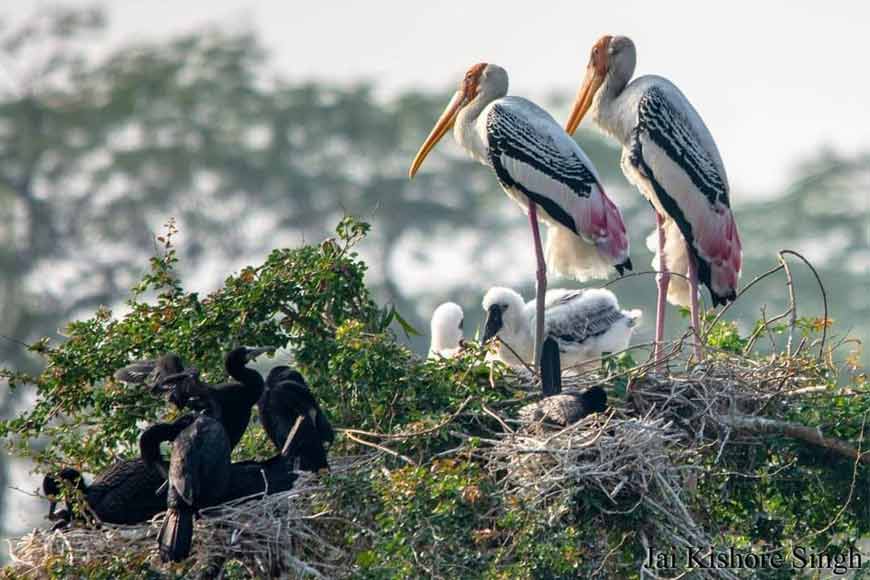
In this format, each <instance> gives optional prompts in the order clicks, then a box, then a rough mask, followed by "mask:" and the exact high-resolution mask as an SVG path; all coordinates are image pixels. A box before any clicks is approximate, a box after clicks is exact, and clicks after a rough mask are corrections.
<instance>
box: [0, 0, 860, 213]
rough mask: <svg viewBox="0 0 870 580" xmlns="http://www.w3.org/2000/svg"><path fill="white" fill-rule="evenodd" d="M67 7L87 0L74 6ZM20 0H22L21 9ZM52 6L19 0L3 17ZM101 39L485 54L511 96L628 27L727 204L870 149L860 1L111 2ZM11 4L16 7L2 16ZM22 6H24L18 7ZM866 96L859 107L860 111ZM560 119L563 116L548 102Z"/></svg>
mask: <svg viewBox="0 0 870 580" xmlns="http://www.w3.org/2000/svg"><path fill="white" fill-rule="evenodd" d="M74 3H78V4H90V3H89V2H85V1H83V0H75V2H74ZM28 5H29V6H28ZM52 5H53V4H52V3H46V2H41V1H40V2H36V1H30V2H28V1H24V2H22V1H21V0H19V1H18V2H14V3H8V4H6V6H5V7H3V8H0V14H4V13H5V15H7V16H12V17H14V15H21V14H25V13H29V12H30V11H31V10H33V9H36V8H38V7H50V6H52ZM107 5H108V6H109V7H110V8H109V14H110V16H111V23H112V24H111V25H112V32H111V34H110V36H109V38H108V39H104V40H99V41H98V42H101V43H104V42H108V43H109V45H116V44H118V43H122V42H128V41H136V40H143V39H153V38H159V37H161V36H165V35H168V34H172V33H177V32H181V31H189V30H193V29H196V28H198V27H202V26H204V25H207V24H209V23H213V24H218V25H224V26H229V27H238V28H243V29H245V28H249V29H253V30H255V31H256V32H258V33H259V34H260V35H261V38H262V40H263V41H264V43H265V45H266V46H267V47H268V48H269V49H270V50H271V51H272V56H273V59H274V60H273V64H274V66H275V67H276V69H277V71H278V72H279V73H280V74H282V75H283V76H286V77H288V78H291V79H293V78H295V79H311V78H317V79H327V80H337V81H339V82H352V81H354V80H358V79H366V80H371V81H374V82H376V83H377V84H378V86H379V87H381V88H382V89H383V91H384V92H385V94H390V93H392V92H393V91H395V90H397V89H402V88H410V87H420V86H423V87H430V88H438V89H443V88H445V87H447V86H452V84H453V83H455V82H456V81H457V80H458V79H459V78H460V76H461V75H462V73H463V72H464V71H465V69H467V68H468V67H469V66H470V65H471V64H474V63H476V62H481V61H485V62H494V63H497V64H500V65H502V66H503V67H505V68H506V69H507V70H508V72H509V73H510V77H511V92H512V93H513V94H516V95H521V96H525V97H528V98H532V99H538V100H540V99H542V98H543V97H545V96H547V95H550V94H553V93H554V92H557V91H561V92H564V93H571V94H573V93H574V92H575V91H576V89H577V87H578V85H579V83H580V79H581V76H582V74H583V71H584V67H585V64H586V59H587V55H588V51H589V49H590V47H591V45H592V43H593V42H594V41H595V39H597V38H598V37H599V36H600V35H602V34H605V33H613V34H625V35H627V36H630V37H632V38H633V39H634V41H635V43H636V45H637V47H638V73H639V74H645V73H656V74H660V75H663V76H666V77H668V78H670V79H671V80H672V81H674V82H675V83H676V84H677V86H679V87H680V88H681V89H682V90H683V92H684V93H685V94H686V95H687V96H688V97H689V99H690V100H691V101H692V102H693V103H694V105H695V107H696V108H697V109H698V111H699V112H700V113H701V115H702V116H703V117H704V119H705V121H706V123H707V125H708V126H709V127H710V130H711V131H712V133H713V136H714V137H715V139H716V140H717V142H718V144H719V149H720V151H721V153H722V157H723V159H724V160H725V164H726V167H727V170H728V174H729V178H730V180H731V183H732V189H733V190H734V193H735V196H736V197H738V198H739V197H741V196H743V195H764V194H766V193H770V192H772V191H775V190H776V189H778V188H781V187H782V186H784V185H786V184H787V182H788V176H789V174H790V173H791V171H792V170H793V168H794V167H795V166H796V165H797V164H799V163H800V162H801V161H802V160H805V159H807V158H811V157H813V156H814V154H815V153H816V152H818V151H819V149H821V148H824V147H831V148H834V149H836V150H837V151H839V152H841V153H844V154H851V153H854V152H856V151H858V150H860V149H870V122H868V117H870V113H868V111H867V109H868V105H867V103H868V95H867V93H868V88H870V80H868V75H867V74H866V70H867V61H866V58H867V54H868V48H867V41H866V40H862V38H866V22H867V18H868V16H870V9H868V8H867V7H866V6H867V5H866V3H863V2H846V1H841V2H833V1H829V2H796V1H792V2H787V1H785V0H781V1H776V2H769V1H763V2H762V1H757V0H756V1H744V0H738V1H728V2H717V3H715V4H714V3H708V2H694V3H688V2H667V1H661V0H660V1H656V2H649V1H631V0H620V1H618V2H596V3H593V2H588V1H586V2H582V1H577V0H575V1H571V2H568V1H566V2H543V1H539V2H528V1H523V2H515V1H502V2H469V1H468V0H465V1H462V2H455V1H450V2H372V1H369V2H350V1H344V2H338V1H335V0H316V1H313V2H311V1H307V2H300V1H293V0H291V1H283V2H279V1H266V0H260V1H256V0H255V1H248V2H244V1H242V0H210V1H204V0H193V1H185V2H177V1H170V0H151V1H144V0H114V1H112V2H109V3H107ZM13 6H14V14H13V12H12V9H13ZM27 8H30V10H28V9H27ZM862 103H863V104H862ZM553 113H554V115H555V116H556V117H557V118H559V119H561V118H562V117H564V116H565V114H566V111H553Z"/></svg>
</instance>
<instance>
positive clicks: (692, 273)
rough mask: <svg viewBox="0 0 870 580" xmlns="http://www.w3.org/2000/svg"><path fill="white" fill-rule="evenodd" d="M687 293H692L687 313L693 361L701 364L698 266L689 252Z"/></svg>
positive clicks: (702, 354) (702, 353)
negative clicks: (689, 315) (689, 318)
mask: <svg viewBox="0 0 870 580" xmlns="http://www.w3.org/2000/svg"><path fill="white" fill-rule="evenodd" d="M689 292H691V293H692V300H691V302H690V303H689V312H690V313H691V315H692V334H693V338H692V344H693V345H694V350H695V360H696V362H701V360H702V357H703V356H704V352H703V351H702V350H701V318H700V313H699V312H698V264H697V263H696V262H695V257H694V256H693V255H692V254H691V252H689Z"/></svg>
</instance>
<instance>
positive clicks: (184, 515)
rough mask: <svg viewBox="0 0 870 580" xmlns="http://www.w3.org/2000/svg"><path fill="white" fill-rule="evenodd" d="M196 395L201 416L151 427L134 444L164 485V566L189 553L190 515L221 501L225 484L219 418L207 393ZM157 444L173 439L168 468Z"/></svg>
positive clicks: (226, 456)
mask: <svg viewBox="0 0 870 580" xmlns="http://www.w3.org/2000/svg"><path fill="white" fill-rule="evenodd" d="M191 380H193V379H191ZM195 387H196V386H194V388H195ZM195 394H196V396H197V397H199V398H200V399H201V400H202V401H204V402H205V404H206V405H207V409H206V410H205V411H204V412H203V413H200V414H198V415H188V416H185V417H182V418H181V419H179V420H177V421H175V422H174V423H158V424H156V425H152V426H151V427H149V428H148V429H147V430H146V431H145V432H144V433H143V434H142V437H140V440H139V444H140V449H141V450H142V459H143V461H145V462H146V464H148V465H149V466H151V467H154V468H156V469H157V470H158V471H160V473H161V475H163V477H164V478H165V479H166V481H167V495H166V515H165V517H164V518H163V524H162V526H161V527H160V532H159V533H158V535H157V545H158V548H159V551H160V559H161V560H162V561H164V562H180V561H182V560H184V559H185V558H187V557H188V556H189V555H190V550H191V545H192V541H193V517H194V514H196V513H197V511H198V510H199V509H201V508H203V507H207V506H209V505H214V504H215V503H217V502H219V501H220V500H221V499H222V498H223V497H225V494H226V490H227V488H228V486H229V483H230V476H231V466H230V451H231V449H230V441H229V438H228V437H227V433H226V430H225V429H224V427H223V425H222V424H221V422H220V420H219V419H220V407H218V405H217V404H216V403H215V401H214V400H213V399H211V397H210V395H209V393H208V391H207V390H202V391H200V392H196V393H195ZM158 441H172V452H171V457H170V461H169V465H168V466H167V464H166V462H165V461H164V460H163V458H162V456H160V454H159V446H155V445H154V442H158ZM155 449H156V450H157V453H156V454H155V453H154V451H155Z"/></svg>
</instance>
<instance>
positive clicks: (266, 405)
mask: <svg viewBox="0 0 870 580" xmlns="http://www.w3.org/2000/svg"><path fill="white" fill-rule="evenodd" d="M257 405H258V407H259V410H260V421H261V422H262V424H263V429H265V431H266V434H267V435H268V436H269V439H271V440H272V443H274V445H275V447H277V448H278V450H279V451H281V453H282V454H284V455H286V456H289V457H298V458H299V459H300V465H299V468H300V469H302V470H305V471H320V470H323V469H329V462H328V461H327V457H326V454H327V448H328V446H329V445H331V444H332V442H333V441H334V440H335V432H334V431H333V430H332V425H330V423H329V419H327V418H326V415H325V414H324V412H323V411H322V410H321V409H320V405H318V404H317V400H316V399H315V398H314V395H312V393H311V390H310V389H309V388H308V384H307V383H306V382H305V379H304V378H303V377H302V375H301V374H300V373H299V372H298V371H295V370H293V369H291V368H290V367H286V366H277V367H275V368H273V369H272V370H271V371H270V372H269V376H268V377H267V378H266V390H265V391H264V392H263V396H262V397H261V398H260V401H259V403H257ZM300 417H301V418H302V421H301V422H300V423H299V424H298V426H296V425H297V418H300ZM294 428H295V429H296V432H295V434H294V436H293V438H292V440H291V441H290V442H289V444H288V436H289V435H290V433H291V431H293V429H294Z"/></svg>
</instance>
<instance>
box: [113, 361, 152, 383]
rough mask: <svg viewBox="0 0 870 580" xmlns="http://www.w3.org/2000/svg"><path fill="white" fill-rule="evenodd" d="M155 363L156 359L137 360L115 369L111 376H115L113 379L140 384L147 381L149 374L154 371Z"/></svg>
mask: <svg viewBox="0 0 870 580" xmlns="http://www.w3.org/2000/svg"><path fill="white" fill-rule="evenodd" d="M156 365H157V361H155V360H153V359H147V360H139V361H136V362H132V363H130V364H128V365H127V366H125V367H122V368H120V369H118V370H116V371H115V374H114V375H112V376H114V377H115V380H118V381H122V382H124V383H131V384H134V385H140V384H142V383H146V382H147V381H148V379H149V377H150V375H151V374H152V373H153V372H154V369H155V367H156Z"/></svg>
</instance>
